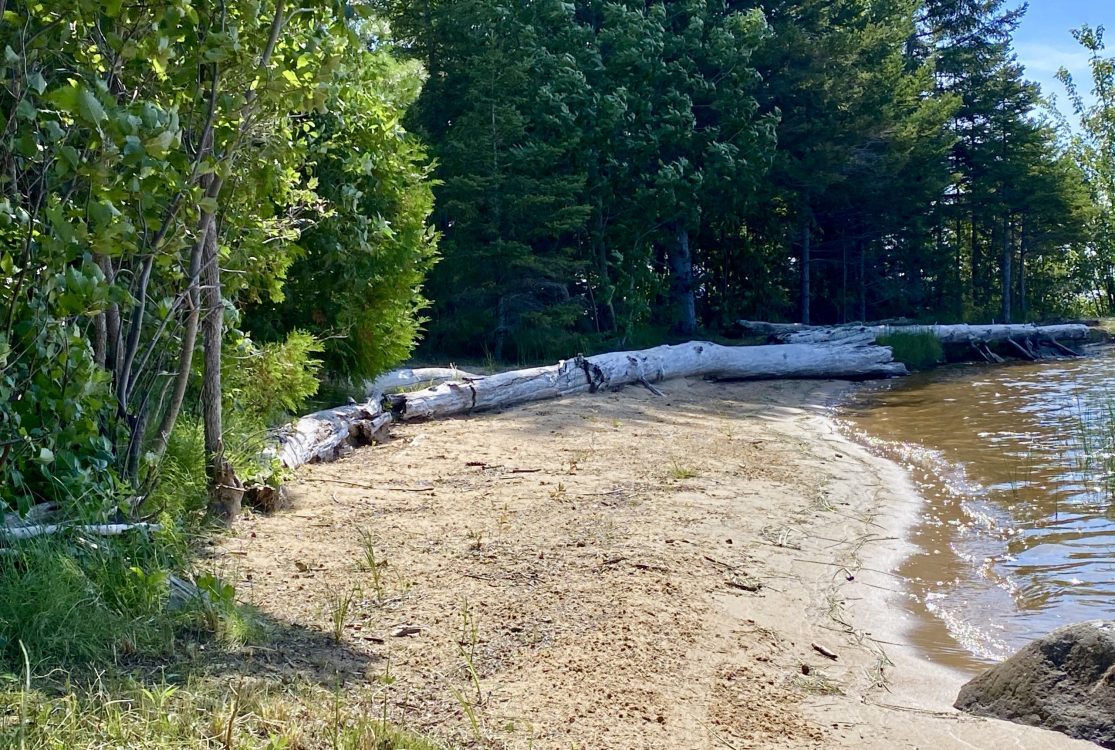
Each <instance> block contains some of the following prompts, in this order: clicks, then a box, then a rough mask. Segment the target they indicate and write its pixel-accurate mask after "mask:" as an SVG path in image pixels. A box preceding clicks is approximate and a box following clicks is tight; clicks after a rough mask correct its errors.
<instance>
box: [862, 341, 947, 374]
mask: <svg viewBox="0 0 1115 750" xmlns="http://www.w3.org/2000/svg"><path fill="white" fill-rule="evenodd" d="M876 343H877V344H879V345H880V346H889V347H890V348H891V349H892V350H893V351H894V358H895V359H896V360H898V361H899V362H901V363H902V364H904V365H906V367H908V368H909V369H911V370H928V369H931V368H933V367H935V366H936V365H938V364H939V363H941V362H943V361H944V359H945V350H944V348H943V347H942V346H941V341H940V340H939V339H938V338H937V337H936V336H934V335H933V334H932V333H928V332H925V333H910V332H896V333H888V334H886V335H885V336H880V337H879V338H878V339H876Z"/></svg>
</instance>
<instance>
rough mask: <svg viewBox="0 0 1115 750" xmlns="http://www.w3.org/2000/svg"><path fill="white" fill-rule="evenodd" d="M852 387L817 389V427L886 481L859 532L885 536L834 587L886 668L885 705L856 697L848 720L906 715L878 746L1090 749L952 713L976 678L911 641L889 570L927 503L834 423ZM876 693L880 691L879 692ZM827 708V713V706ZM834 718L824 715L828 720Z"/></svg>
mask: <svg viewBox="0 0 1115 750" xmlns="http://www.w3.org/2000/svg"><path fill="white" fill-rule="evenodd" d="M855 387H856V386H855V385H853V384H839V383H834V384H831V386H830V387H823V388H821V389H820V393H821V394H823V398H824V403H822V404H819V405H818V406H817V407H815V411H816V414H815V416H816V419H817V422H816V425H815V429H816V435H817V438H818V439H823V440H833V441H837V442H840V443H842V444H843V445H844V447H845V449H846V450H847V451H848V453H849V455H851V456H853V457H854V458H855V459H856V460H858V461H860V462H861V463H862V464H863V465H864V467H865V468H868V467H870V469H869V470H870V471H873V472H874V473H875V476H877V477H878V478H879V479H881V480H884V482H885V484H884V489H883V491H882V492H881V493H879V495H877V496H875V498H874V500H873V501H871V502H869V503H865V504H864V505H863V506H862V509H863V510H864V511H865V513H866V514H867V515H868V516H869V518H870V521H869V523H868V524H865V526H864V530H865V531H866V529H867V528H868V526H882V533H884V534H885V537H883V538H878V539H873V542H874V543H872V544H869V545H865V552H864V553H863V555H862V557H860V558H859V561H860V567H859V568H858V570H857V571H856V573H855V581H845V582H843V583H842V584H838V588H841V589H843V588H845V587H847V588H851V589H856V596H857V598H858V600H859V601H860V602H861V606H858V607H856V608H854V609H853V610H852V611H851V612H850V613H849V617H848V618H847V620H846V621H847V622H849V624H850V625H851V626H852V627H854V628H855V630H856V631H857V635H858V636H861V637H863V638H866V639H868V640H870V641H872V642H873V643H875V645H876V647H877V648H879V649H880V651H881V652H882V653H885V655H886V659H887V661H888V662H890V666H889V669H888V670H887V672H888V673H887V677H886V681H885V683H884V684H883V685H881V687H883V689H884V691H885V697H884V699H883V700H882V701H878V702H876V701H873V700H872V699H871V692H872V690H868V691H865V692H864V693H863V694H861V695H860V696H859V698H860V700H861V706H859V707H856V708H851V707H850V706H846V707H845V708H847V709H850V711H849V713H850V715H851V716H854V717H856V720H861V721H866V722H867V723H869V724H873V723H878V724H883V725H886V726H888V728H890V729H891V731H894V730H895V729H897V727H895V726H894V725H892V723H891V720H892V717H893V715H894V714H898V713H899V712H901V713H902V714H906V715H907V716H906V717H905V718H904V719H903V726H902V731H901V732H900V733H899V732H895V733H894V734H892V735H891V736H889V737H888V738H887V739H886V740H885V741H882V742H879V746H880V747H882V746H886V745H887V744H890V743H891V742H894V741H895V740H898V739H899V738H900V737H902V738H905V739H906V741H908V742H910V743H911V744H910V745H909V746H911V747H913V746H915V745H918V744H920V743H925V744H929V746H935V745H936V746H941V745H938V744H937V743H939V742H942V741H943V736H942V732H944V733H945V734H944V736H947V737H949V738H951V740H950V741H951V742H954V743H955V744H956V745H964V746H967V747H980V748H984V747H986V748H997V747H1002V746H1005V745H1006V744H1015V745H1018V746H1024V747H1027V748H1060V747H1089V746H1090V744H1089V743H1084V742H1080V741H1077V740H1073V739H1071V738H1069V737H1066V736H1064V735H1061V734H1059V733H1056V732H1050V731H1047V730H1042V729H1037V728H1033V727H1024V726H1020V725H1016V724H1011V723H1009V722H1003V721H997V720H987V719H976V718H975V717H971V716H969V715H967V714H963V713H961V712H958V711H957V710H956V709H954V708H953V707H952V703H953V701H954V700H955V698H956V694H957V692H958V691H959V689H960V687H961V686H962V685H963V684H964V683H966V682H967V681H968V680H970V679H971V678H972V677H973V676H975V673H968V672H965V671H964V670H962V669H960V668H958V667H955V666H951V665H948V664H943V663H938V662H935V661H934V660H933V656H932V654H931V653H928V652H926V651H925V650H924V649H923V648H921V647H919V646H918V645H917V644H916V643H914V642H913V641H912V640H911V637H910V633H911V630H912V629H913V628H914V627H916V626H917V621H918V620H919V619H920V618H919V616H918V615H917V614H915V613H914V612H911V611H910V610H909V609H908V608H906V607H905V606H904V605H903V603H902V601H901V600H902V598H904V597H907V596H910V593H909V591H908V590H904V589H903V588H901V587H902V586H903V585H905V581H904V580H900V579H899V577H898V576H897V574H894V573H891V572H889V571H892V570H895V569H897V568H899V567H900V566H901V564H902V563H903V562H904V560H905V559H906V558H907V557H908V556H909V555H910V554H912V553H913V552H914V551H916V550H917V549H918V547H917V545H916V544H915V543H914V542H913V541H911V540H910V538H909V535H910V531H911V530H912V529H913V528H914V527H915V526H916V524H917V522H918V520H919V514H920V512H921V511H922V510H923V509H924V507H925V504H926V503H927V502H929V501H928V500H927V499H926V498H925V497H924V496H922V495H921V494H920V492H919V491H918V489H917V487H916V485H915V483H914V481H913V479H912V478H911V477H910V476H909V474H908V472H907V471H906V470H905V469H904V468H903V467H902V466H901V465H900V464H898V463H896V462H895V461H893V460H891V459H889V458H887V457H885V456H881V455H878V454H876V453H873V452H872V451H871V450H870V449H869V448H868V447H867V446H865V445H863V444H861V443H859V442H857V441H856V440H854V439H853V438H852V437H850V436H848V435H847V434H845V433H844V432H843V431H842V430H841V428H840V426H839V425H838V424H837V423H836V421H835V418H834V412H835V411H837V410H838V409H839V407H840V402H841V401H842V400H843V398H845V397H846V396H847V394H848V393H850V392H851V390H852V389H854V388H855ZM857 584H862V585H857ZM896 584H897V585H896ZM865 587H866V588H865ZM930 616H931V615H930ZM977 673H978V672H977ZM874 692H878V691H877V689H876V690H874ZM824 708H826V709H831V708H832V706H831V705H829V706H825V707H824ZM880 712H882V713H880ZM838 713H839V711H838ZM832 715H833V714H832V713H831V712H829V713H827V714H826V718H831V717H832ZM950 722H951V723H955V724H956V725H957V727H958V728H960V727H962V728H963V731H962V734H957V733H956V732H955V731H954V730H952V729H948V728H947V724H948V723H950ZM865 746H866V745H865Z"/></svg>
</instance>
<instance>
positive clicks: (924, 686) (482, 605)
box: [218, 380, 1089, 750]
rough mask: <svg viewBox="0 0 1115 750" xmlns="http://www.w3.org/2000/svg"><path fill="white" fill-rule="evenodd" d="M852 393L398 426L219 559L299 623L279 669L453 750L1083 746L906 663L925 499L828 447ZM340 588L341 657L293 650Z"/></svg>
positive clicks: (605, 399) (597, 400)
mask: <svg viewBox="0 0 1115 750" xmlns="http://www.w3.org/2000/svg"><path fill="white" fill-rule="evenodd" d="M846 387H847V386H846V385H844V384H837V383H831V382H818V381H767V382H748V383H707V382H704V381H689V380H680V381H679V380H674V381H669V382H668V383H665V384H663V385H662V390H663V391H664V393H665V395H664V396H658V395H654V394H652V393H650V392H649V391H644V390H642V389H627V390H625V391H623V392H621V393H601V394H594V395H584V396H578V397H572V398H566V399H559V400H556V401H550V402H543V403H538V404H532V405H529V406H524V407H519V408H515V409H511V410H508V411H506V412H503V413H492V414H483V415H477V416H474V417H469V418H465V419H449V420H444V421H435V422H428V423H424V424H406V425H402V426H400V427H399V428H398V429H397V430H396V436H395V438H394V439H393V440H392V441H391V442H389V443H387V444H386V445H384V446H380V447H377V448H373V449H363V450H358V451H356V452H355V453H354V454H353V455H351V456H349V457H347V458H344V459H342V460H340V461H338V462H336V463H332V464H321V465H315V466H309V467H306V468H305V469H303V470H301V471H300V472H299V474H298V478H297V481H296V482H294V484H293V490H292V491H293V494H294V498H295V507H294V508H293V510H291V511H286V512H282V513H277V514H275V515H273V516H266V517H265V516H253V517H250V518H248V519H246V520H244V521H242V522H241V523H240V524H238V525H237V526H236V528H235V530H234V532H233V534H232V535H231V536H230V537H229V538H228V539H226V540H225V541H224V542H222V544H221V545H220V551H219V552H218V555H219V556H220V555H223V556H224V559H225V560H226V561H227V564H228V566H229V568H230V570H232V571H234V575H235V576H237V577H238V578H239V579H240V580H241V583H242V587H241V590H242V591H243V592H244V594H245V597H246V598H247V600H248V601H249V602H250V603H252V604H253V605H254V606H256V607H257V608H258V609H259V610H260V611H261V612H263V613H264V614H265V615H266V616H269V617H271V618H273V619H275V620H277V621H281V622H283V623H287V624H289V625H291V626H294V627H289V628H286V629H285V630H284V632H286V633H288V636H287V637H289V638H292V639H293V640H291V641H290V642H289V643H288V642H282V641H280V642H276V643H274V644H272V645H273V648H270V649H269V650H268V651H267V652H266V653H267V654H274V655H275V657H274V658H272V657H271V656H263V657H260V658H262V659H268V660H269V661H268V662H267V668H268V669H269V670H277V671H279V672H280V673H282V674H285V675H287V678H288V679H296V678H298V677H299V676H304V675H305V674H306V673H307V672H311V673H313V674H316V675H318V676H319V677H318V679H320V678H321V677H320V676H321V674H322V671H323V669H328V668H335V667H329V666H328V665H336V664H341V665H346V666H344V668H345V669H347V670H348V671H349V672H351V673H353V675H355V679H353V680H352V681H351V682H349V683H346V684H347V687H346V695H345V697H346V700H347V701H349V702H354V703H357V704H360V703H361V701H366V702H367V703H368V707H369V712H370V713H372V714H373V715H378V713H379V712H380V711H382V710H383V701H384V698H383V697H382V695H381V694H380V692H378V690H377V688H376V687H375V686H377V685H380V684H381V679H380V678H381V675H382V669H383V664H389V665H390V670H391V676H392V679H393V680H394V681H395V683H394V684H395V687H394V688H393V690H392V693H391V696H392V699H393V700H394V701H395V703H394V704H393V705H392V706H391V707H390V708H391V712H392V716H394V717H396V718H397V719H398V720H401V721H402V722H403V723H405V724H409V725H410V726H412V727H414V728H417V729H420V730H423V731H425V732H431V733H433V734H435V735H438V736H441V737H443V738H444V739H445V740H446V741H447V742H449V743H450V745H451V746H453V747H472V746H475V745H476V742H477V738H476V732H477V731H478V730H477V727H480V731H482V732H483V738H484V740H483V744H487V745H488V746H491V747H499V748H501V749H503V748H506V749H507V750H519V749H520V748H523V749H524V750H525V748H533V749H534V750H567V749H568V748H569V747H570V746H576V747H585V748H593V750H642V749H644V748H645V749H646V750H651V749H652V748H654V749H657V748H662V747H671V748H678V749H685V750H707V748H711V747H717V746H731V747H749V748H762V749H764V750H765V749H769V750H774V749H775V748H779V749H781V748H821V747H824V748H830V747H846V748H876V747H877V748H895V747H932V748H938V747H940V748H950V747H984V748H989V749H990V748H1000V747H1007V746H1025V747H1027V748H1035V749H1037V750H1042V749H1044V748H1070V747H1083V748H1086V747H1089V746H1088V745H1086V744H1083V743H1079V742H1076V741H1073V740H1070V739H1068V738H1066V737H1063V736H1061V735H1057V734H1054V733H1050V732H1044V731H1042V730H1036V729H1032V728H1028V727H1021V726H1016V725H1013V724H1006V723H1003V722H996V721H992V720H987V719H976V718H973V717H969V716H966V715H963V714H960V713H958V712H956V711H954V710H952V709H950V708H949V707H948V706H949V704H950V703H951V701H952V699H953V697H954V695H955V690H956V689H957V688H959V684H960V682H961V679H962V678H960V677H959V676H957V675H955V674H951V673H942V672H940V671H938V670H936V669H930V668H929V667H927V665H926V664H925V662H924V660H923V659H919V658H917V656H916V655H912V654H911V652H910V651H909V650H908V649H907V648H906V647H905V646H904V645H903V641H902V624H903V621H902V618H901V616H899V615H898V614H897V613H898V612H899V608H898V607H896V606H893V602H892V600H891V597H892V596H895V595H901V594H902V592H901V589H900V588H899V587H896V586H895V581H894V579H893V575H892V574H890V573H889V571H890V569H891V568H893V567H894V565H895V564H896V561H897V560H898V559H900V557H901V555H902V554H904V550H905V549H906V547H905V546H904V545H905V542H904V541H903V537H904V535H903V534H901V533H899V531H901V530H902V529H904V527H905V525H907V524H908V523H909V520H910V519H911V518H913V517H915V516H916V513H917V509H918V507H920V500H919V499H917V498H916V497H913V496H911V495H909V494H908V492H909V491H910V490H911V489H912V488H911V487H910V485H909V483H908V479H907V478H906V477H905V475H904V474H903V472H902V470H901V469H900V468H899V467H898V466H897V465H896V464H893V463H891V462H889V461H887V460H885V459H881V458H878V457H875V456H872V455H871V454H870V453H869V452H868V451H867V450H866V449H864V448H862V447H860V446H858V445H856V444H855V443H853V442H852V441H850V440H848V439H847V438H846V437H844V436H843V435H842V434H840V432H839V431H838V430H837V428H836V425H835V424H834V422H833V420H832V418H831V416H830V415H829V414H828V413H827V412H826V410H825V406H826V405H827V403H828V401H829V398H830V397H831V396H832V395H833V394H835V393H837V392H839V391H840V390H841V389H843V388H846ZM904 493H907V494H904ZM369 535H370V536H369ZM369 540H371V543H373V544H374V547H375V559H376V560H377V568H376V571H374V572H373V571H371V570H369V569H368V568H367V566H361V565H359V564H357V561H359V560H361V559H363V557H364V556H365V555H366V552H367V547H366V545H367V544H368V543H369ZM362 550H363V551H362ZM381 565H382V566H383V567H382V569H380V566H381ZM348 590H353V591H357V590H359V591H360V592H361V593H360V595H359V597H357V598H356V599H355V600H354V602H353V604H352V610H351V622H350V625H349V627H348V628H346V630H345V632H344V634H343V638H341V639H340V641H341V642H340V643H339V644H331V643H329V642H327V639H324V638H318V639H316V640H313V641H310V640H306V639H299V638H300V637H299V636H297V634H298V633H302V632H313V631H317V632H324V633H328V632H329V628H330V621H329V618H328V612H329V611H330V601H331V599H330V596H334V597H335V596H336V595H337V592H343V591H348ZM400 623H401V624H403V625H405V626H406V628H407V629H406V630H404V631H398V630H397V629H398V628H399V627H400ZM396 632H404V633H405V634H406V635H405V636H398V637H396V636H395V633H396ZM462 633H463V634H464V637H463V636H462ZM462 638H463V640H462ZM462 643H464V644H465V647H464V650H463V651H462V645H461V644H462ZM462 654H466V655H467V659H463V658H462ZM833 657H835V658H833ZM322 665H326V666H325V667H323V666H322ZM470 675H471V676H470ZM461 696H466V697H467V696H473V697H471V698H468V701H469V702H468V703H467V704H462V702H461ZM463 705H467V706H468V711H465V710H464V709H463V708H462V706H463ZM469 712H471V714H470V715H472V716H475V717H477V719H478V720H477V722H473V721H471V720H470V719H468V718H467V717H466V714H468V713H469Z"/></svg>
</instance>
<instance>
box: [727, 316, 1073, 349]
mask: <svg viewBox="0 0 1115 750" xmlns="http://www.w3.org/2000/svg"><path fill="white" fill-rule="evenodd" d="M739 326H740V327H741V328H742V329H743V330H745V331H748V332H751V333H754V334H755V335H761V336H769V337H771V338H772V339H775V340H777V341H781V342H783V343H787V344H833V343H842V342H844V343H870V342H873V341H875V340H876V339H878V338H879V337H880V336H886V335H890V334H896V333H930V334H932V335H934V336H936V337H937V339H938V340H940V342H941V343H942V344H973V345H974V344H988V343H993V342H1008V341H1016V340H1018V341H1027V340H1028V341H1035V342H1039V343H1049V344H1050V345H1052V346H1054V347H1058V345H1059V340H1067V341H1083V340H1085V339H1087V338H1088V334H1089V329H1088V326H1086V325H1084V324H1083V323H1061V324H1057V325H1048V326H1039V325H1034V324H1032V323H1016V324H1007V323H1000V324H989V325H968V324H966V323H962V324H957V325H850V326H803V325H800V324H797V323H763V322H758V321H750V320H741V321H739Z"/></svg>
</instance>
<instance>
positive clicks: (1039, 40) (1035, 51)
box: [1014, 0, 1115, 114]
mask: <svg viewBox="0 0 1115 750" xmlns="http://www.w3.org/2000/svg"><path fill="white" fill-rule="evenodd" d="M1029 6H1030V9H1029V11H1027V13H1026V16H1025V17H1024V18H1023V19H1022V24H1021V25H1020V26H1019V27H1018V31H1017V32H1016V33H1015V36H1014V48H1015V52H1016V53H1017V54H1018V61H1019V62H1020V63H1022V64H1023V65H1025V66H1026V77H1027V78H1028V79H1030V80H1031V81H1036V82H1038V83H1040V84H1041V88H1042V91H1044V92H1045V93H1046V94H1055V95H1056V97H1057V103H1058V106H1059V108H1060V109H1061V111H1062V112H1065V113H1066V114H1071V107H1070V105H1069V102H1068V98H1067V96H1066V95H1065V88H1064V86H1062V85H1061V84H1060V82H1058V81H1057V80H1056V79H1055V78H1054V74H1055V73H1056V72H1057V68H1059V67H1061V66H1062V65H1063V66H1064V67H1066V68H1068V70H1069V72H1071V73H1072V74H1073V78H1074V79H1075V80H1076V82H1077V84H1078V85H1079V86H1080V88H1081V89H1083V90H1084V92H1085V93H1087V92H1088V91H1090V90H1091V87H1090V84H1089V81H1090V80H1091V78H1090V76H1089V74H1088V55H1087V53H1086V52H1085V51H1084V48H1083V47H1081V46H1080V45H1079V44H1077V42H1076V40H1075V39H1073V38H1072V34H1071V33H1070V30H1071V29H1074V28H1076V27H1078V26H1080V25H1082V24H1088V25H1090V26H1106V27H1107V32H1108V33H1107V53H1108V54H1109V55H1112V56H1115V0H1030V2H1029Z"/></svg>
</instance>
